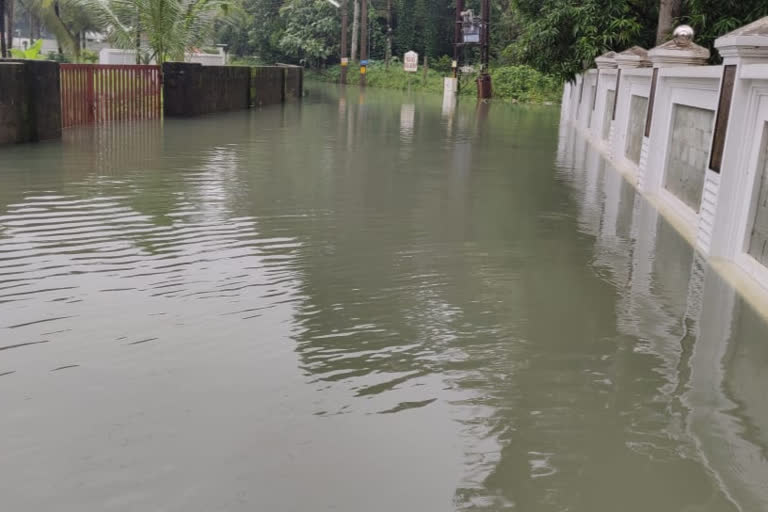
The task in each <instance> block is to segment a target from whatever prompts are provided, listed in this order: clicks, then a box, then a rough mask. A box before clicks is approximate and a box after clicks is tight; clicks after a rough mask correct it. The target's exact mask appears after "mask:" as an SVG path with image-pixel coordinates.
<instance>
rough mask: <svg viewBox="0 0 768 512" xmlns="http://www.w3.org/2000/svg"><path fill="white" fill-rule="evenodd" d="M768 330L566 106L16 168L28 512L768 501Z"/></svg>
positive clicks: (629, 509)
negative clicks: (565, 121)
mask: <svg viewBox="0 0 768 512" xmlns="http://www.w3.org/2000/svg"><path fill="white" fill-rule="evenodd" d="M766 389H768V328H767V327H766V324H765V323H764V321H763V320H762V318H761V317H760V316H759V315H757V314H756V313H755V312H754V311H753V310H752V309H750V307H749V306H748V305H747V304H746V303H745V302H743V301H742V300H741V299H740V298H739V295H738V294H737V293H736V292H734V290H733V289H731V288H730V287H729V285H728V284H726V282H725V281H724V280H723V279H721V278H720V277H719V276H718V275H717V274H715V273H714V272H712V271H710V270H708V268H707V265H706V264H705V262H703V261H701V259H700V258H698V257H697V256H695V254H694V253H693V251H692V250H691V248H690V247H689V246H688V245H687V243H686V242H685V241H683V240H682V239H681V238H680V237H679V236H678V234H677V233H676V232H675V231H674V230H673V229H672V228H671V227H670V226H669V225H668V224H667V223H666V222H665V221H664V220H663V219H662V218H660V217H659V215H658V214H657V213H656V212H655V210H654V209H653V208H652V207H651V206H650V205H649V204H647V203H646V202H645V201H644V200H643V199H641V198H640V197H639V196H636V195H635V194H634V191H633V189H632V188H631V187H630V186H629V185H627V184H626V183H625V182H624V181H623V180H622V178H621V177H620V176H619V174H618V173H617V172H616V171H615V170H613V169H612V168H611V167H610V166H607V165H606V164H605V162H604V161H603V160H601V157H600V156H599V155H598V154H597V152H595V151H594V150H591V149H589V147H588V146H587V145H586V143H585V142H584V141H583V140H581V139H580V138H579V137H577V136H575V135H574V134H573V133H572V132H571V131H569V130H568V129H567V128H564V127H562V128H559V110H558V109H557V108H556V107H524V106H515V105H506V104H501V103H498V104H491V105H482V106H480V107H479V108H478V107H476V106H475V105H474V104H471V102H470V101H465V102H464V104H462V105H460V106H459V108H458V109H456V110H455V111H451V110H450V109H447V110H445V109H443V108H442V106H441V99H440V98H439V97H430V96H424V97H420V96H408V95H400V94H393V93H385V92H377V91H374V90H370V91H368V92H367V93H366V94H365V96H364V97H363V96H360V95H359V94H358V91H356V90H352V89H351V90H349V91H348V92H347V93H346V94H345V95H344V96H339V94H338V91H336V90H335V89H333V88H322V87H313V88H312V91H311V95H310V96H309V97H308V98H306V100H305V101H304V102H303V103H302V104H293V105H286V106H285V107H281V106H276V107H270V108H265V109H263V110H260V111H253V112H239V113H232V114H223V115H214V116H208V117H204V118H199V119H194V120H192V119H189V120H168V121H166V122H165V123H164V124H163V125H159V124H156V123H148V124H137V125H130V126H121V125H116V126H111V127H108V128H100V129H94V128H83V129H73V130H69V131H67V133H66V137H65V140H64V141H62V142H60V143H58V142H56V143H45V144H39V145H27V146H18V147H11V148H3V149H2V150H1V151H0V410H2V414H1V415H0V502H1V503H2V505H1V507H2V510H8V511H47V510H56V511H58V512H69V511H72V512H75V511H76V512H83V511H142V512H143V511H180V512H181V511H183V512H190V511H200V512H211V511H254V510H258V511H270V512H275V511H286V512H294V511H303V510H312V511H321V510H334V511H349V512H363V511H382V512H383V511H387V512H391V511H415V512H416V511H418V512H427V511H451V510H462V511H497V510H514V511H521V512H539V511H541V512H566V511H567V512H616V511H622V512H635V511H636V512H650V511H653V512H665V511H668V512H721V511H723V512H729V511H746V512H754V511H760V510H768V459H767V458H766V455H767V454H768V403H767V402H766V398H765V397H766V395H765V390H766Z"/></svg>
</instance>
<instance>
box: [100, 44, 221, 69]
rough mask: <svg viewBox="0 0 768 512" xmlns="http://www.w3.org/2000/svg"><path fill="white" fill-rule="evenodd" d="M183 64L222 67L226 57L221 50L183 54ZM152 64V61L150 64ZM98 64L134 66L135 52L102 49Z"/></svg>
mask: <svg viewBox="0 0 768 512" xmlns="http://www.w3.org/2000/svg"><path fill="white" fill-rule="evenodd" d="M184 62H194V63H197V64H202V65H204V66H224V65H225V64H226V63H227V56H226V55H225V54H224V51H223V50H222V49H219V53H185V54H184ZM154 63H155V61H154V59H152V61H151V64H154ZM99 64H122V65H131V64H136V50H121V49H118V48H102V49H101V51H99Z"/></svg>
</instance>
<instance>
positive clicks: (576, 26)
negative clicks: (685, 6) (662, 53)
mask: <svg viewBox="0 0 768 512" xmlns="http://www.w3.org/2000/svg"><path fill="white" fill-rule="evenodd" d="M657 1H658V0H514V1H513V3H512V7H511V8H512V9H513V10H514V13H515V14H516V15H517V20H518V22H519V24H520V27H521V32H520V36H519V37H518V38H517V40H516V41H514V42H513V43H511V44H510V45H509V46H507V48H506V49H505V50H504V52H503V55H504V57H505V58H506V59H507V60H509V61H512V62H514V63H521V64H528V65H531V66H533V67H534V68H536V69H538V70H540V71H543V72H545V73H549V74H554V75H558V76H560V77H562V78H567V79H569V78H571V77H573V76H574V75H575V74H576V73H579V72H581V71H582V70H583V69H585V68H587V67H589V66H591V65H592V63H593V61H594V58H595V57H597V56H598V55H600V54H601V53H604V52H605V51H608V50H623V49H625V48H628V47H630V46H633V45H640V46H643V47H645V48H650V47H652V46H653V43H654V41H655V36H656V18H657V10H658V5H657V4H656V2H657Z"/></svg>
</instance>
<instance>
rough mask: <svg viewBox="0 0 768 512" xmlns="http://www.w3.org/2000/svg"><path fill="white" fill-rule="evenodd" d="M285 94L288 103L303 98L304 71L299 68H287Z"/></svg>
mask: <svg viewBox="0 0 768 512" xmlns="http://www.w3.org/2000/svg"><path fill="white" fill-rule="evenodd" d="M283 69H284V70H285V82H284V83H285V93H284V94H283V96H284V98H285V100H286V101H288V100H295V99H298V98H301V95H302V90H303V87H304V84H303V82H304V69H303V68H299V67H293V66H291V67H285V68H283Z"/></svg>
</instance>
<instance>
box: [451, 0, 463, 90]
mask: <svg viewBox="0 0 768 512" xmlns="http://www.w3.org/2000/svg"><path fill="white" fill-rule="evenodd" d="M463 11H464V0H456V25H455V27H454V29H453V63H452V66H453V78H457V77H458V76H459V46H460V45H461V19H462V18H461V13H462V12H463Z"/></svg>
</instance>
